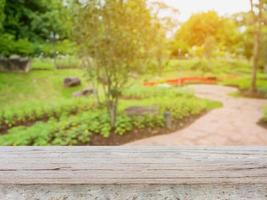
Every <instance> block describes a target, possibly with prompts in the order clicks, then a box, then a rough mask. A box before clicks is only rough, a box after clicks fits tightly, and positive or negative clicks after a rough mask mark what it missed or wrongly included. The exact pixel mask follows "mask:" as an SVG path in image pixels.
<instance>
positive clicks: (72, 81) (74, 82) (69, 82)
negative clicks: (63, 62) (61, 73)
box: [64, 77, 81, 87]
mask: <svg viewBox="0 0 267 200" xmlns="http://www.w3.org/2000/svg"><path fill="white" fill-rule="evenodd" d="M79 85H81V80H80V79H79V78H77V77H67V78H65V79H64V86H65V87H75V86H79Z"/></svg>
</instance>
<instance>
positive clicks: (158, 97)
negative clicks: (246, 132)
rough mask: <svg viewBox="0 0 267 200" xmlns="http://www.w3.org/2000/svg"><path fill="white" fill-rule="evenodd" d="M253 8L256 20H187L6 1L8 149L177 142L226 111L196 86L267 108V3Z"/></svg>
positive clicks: (0, 3) (135, 5) (73, 4)
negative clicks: (180, 134)
mask: <svg viewBox="0 0 267 200" xmlns="http://www.w3.org/2000/svg"><path fill="white" fill-rule="evenodd" d="M246 1H247V3H248V4H249V5H250V10H248V11H242V12H238V13H233V14H231V15H227V16H221V15H220V14H218V13H217V12H216V11H213V10H212V11H203V12H199V13H194V14H193V15H192V16H191V17H190V18H189V19H188V20H187V21H180V20H179V13H180V12H182V10H183V8H179V10H177V9H175V8H173V7H171V6H169V5H167V4H165V3H164V1H156V0H155V1H154V0H128V1H121V0H106V1H102V0H90V1H76V0H38V1H27V0H20V1H17V0H0V145H11V146H23V145H36V146H46V145H122V144H126V143H128V142H132V141H136V140H139V139H144V138H148V137H151V136H156V135H162V134H168V133H172V132H175V131H178V130H181V129H183V128H186V127H187V126H189V125H190V124H192V123H194V121H195V120H197V119H199V118H201V117H202V116H204V115H206V114H207V113H209V112H211V111H212V110H215V109H220V108H222V107H223V106H224V104H223V102H221V101H220V100H217V99H216V98H215V99H209V98H204V97H201V96H198V95H196V94H195V93H194V90H193V89H191V88H190V87H189V86H190V85H197V84H209V85H214V86H218V87H223V86H226V87H234V88H237V90H236V91H235V92H233V93H229V96H230V97H231V98H236V99H240V98H242V99H243V98H246V99H260V100H261V101H265V100H266V99H267V1H266V0H246ZM162 13H164V14H163V15H162ZM166 13H168V15H166ZM265 105H266V107H265V109H264V107H263V108H261V111H260V112H261V116H260V119H259V121H258V124H259V126H261V127H263V128H264V127H265V128H266V127H267V101H266V102H265ZM241 115H242V113H241ZM237 120H238V119H237ZM265 128H264V130H266V129H265ZM251 134H253V133H251ZM266 137H267V130H266Z"/></svg>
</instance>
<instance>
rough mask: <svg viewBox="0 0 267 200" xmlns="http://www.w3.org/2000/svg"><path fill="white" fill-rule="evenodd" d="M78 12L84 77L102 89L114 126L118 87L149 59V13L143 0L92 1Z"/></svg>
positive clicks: (76, 32)
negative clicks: (85, 73) (84, 70)
mask: <svg viewBox="0 0 267 200" xmlns="http://www.w3.org/2000/svg"><path fill="white" fill-rule="evenodd" d="M78 12H79V15H78V17H77V19H76V23H75V27H74V30H75V38H76V41H77V43H78V44H79V45H81V48H80V55H81V56H82V57H83V58H84V60H85V61H84V65H85V67H86V71H87V72H88V76H90V78H91V80H94V81H95V82H96V83H95V84H96V85H101V86H102V87H103V88H104V89H103V91H104V93H105V95H104V97H105V104H106V105H107V110H108V112H109V114H110V117H111V124H112V126H114V125H115V121H116V112H117V106H118V99H119V96H120V93H121V90H122V89H123V87H125V85H126V84H127V82H128V81H129V77H130V75H131V73H138V72H140V70H141V61H144V60H145V59H148V58H149V57H148V56H149V54H148V50H149V48H148V47H149V37H150V36H151V35H150V34H149V33H151V32H152V30H151V16H150V13H149V10H148V9H147V6H146V1H145V0H129V1H121V0H108V1H105V3H103V2H102V1H100V0H92V1H87V2H86V3H84V5H83V6H81V7H80V9H79V10H78Z"/></svg>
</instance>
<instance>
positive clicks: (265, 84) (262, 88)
mask: <svg viewBox="0 0 267 200" xmlns="http://www.w3.org/2000/svg"><path fill="white" fill-rule="evenodd" d="M222 83H223V84H224V85H230V86H236V87H238V88H239V89H240V90H241V91H249V89H250V86H251V77H250V76H247V75H246V76H242V77H237V78H232V79H227V80H224V81H223V82H222ZM257 89H258V92H260V93H262V94H265V97H267V76H266V74H260V73H259V74H258V79H257Z"/></svg>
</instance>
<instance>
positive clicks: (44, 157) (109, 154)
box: [0, 147, 267, 186]
mask: <svg viewBox="0 0 267 200" xmlns="http://www.w3.org/2000/svg"><path fill="white" fill-rule="evenodd" d="M16 184H17V185H31V184H35V185H36V184H44V185H52V184H53V185H55V184H57V185H97V184H98V185H112V184H137V185H138V184H156V185H173V184H175V185H184V184H186V185H192V184H193V185H194V184H198V185H203V184H220V185H223V184H251V185H255V184H261V185H265V184H266V185H267V148H266V147H249V148H244V147H242V148H241V147H240V148H237V147H235V148H234V147H224V148H174V147H142V148H140V147H136V148H135V147H1V148H0V185H2V186H3V185H16Z"/></svg>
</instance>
